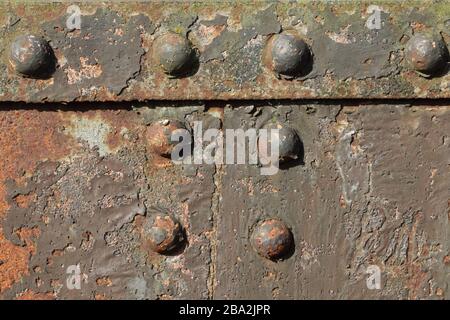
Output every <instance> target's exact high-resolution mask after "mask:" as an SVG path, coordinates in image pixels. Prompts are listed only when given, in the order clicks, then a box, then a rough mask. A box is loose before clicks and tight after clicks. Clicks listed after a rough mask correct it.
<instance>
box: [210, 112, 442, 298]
mask: <svg viewBox="0 0 450 320" xmlns="http://www.w3.org/2000/svg"><path fill="white" fill-rule="evenodd" d="M261 112H262V113H261V115H259V116H257V117H254V116H252V115H251V114H248V113H247V112H246V111H245V108H239V109H235V110H233V109H228V110H226V111H225V116H224V126H225V127H227V128H241V127H244V128H245V127H251V126H254V125H255V123H256V125H258V124H260V123H263V122H264V121H271V120H270V119H273V118H274V117H275V118H277V119H280V120H281V121H284V122H286V123H288V124H289V125H291V126H292V127H293V128H295V129H296V130H298V132H299V135H300V137H301V139H302V141H303V144H304V155H303V157H302V159H300V161H299V162H298V163H297V164H296V165H289V166H286V167H285V168H284V169H283V170H281V171H280V172H278V174H277V175H274V176H266V177H264V176H261V175H259V174H258V168H255V167H254V166H227V167H224V168H222V170H221V171H220V172H219V173H220V174H219V175H220V177H221V178H220V179H221V184H222V186H223V187H222V198H223V201H221V203H220V210H219V213H218V214H217V218H216V225H217V238H218V242H217V269H216V290H215V296H216V297H220V298H229V299H233V298H234V299H239V298H244V297H245V298H256V299H378V298H384V299H444V298H445V299H449V297H450V295H449V291H448V290H449V283H450V282H449V281H450V278H449V273H448V268H449V261H450V260H449V239H450V238H449V236H450V233H449V221H450V185H449V179H450V170H449V165H450V144H449V143H450V140H449V136H448V132H449V129H450V128H449V120H450V107H449V106H448V105H434V106H432V105H419V104H418V105H401V104H399V105H396V104H385V105H345V104H343V105H339V104H336V105H333V104H327V105H320V104H319V105H296V104H291V105H277V106H274V107H271V108H264V109H263V110H261ZM231 199H233V200H232V201H231ZM273 218H275V219H281V220H282V221H283V222H284V223H285V224H286V225H287V226H288V227H289V228H290V229H291V231H292V234H293V237H294V244H295V248H294V250H293V251H292V252H291V253H289V254H288V255H287V256H286V257H285V259H284V260H282V261H275V262H274V261H271V260H268V259H263V258H261V257H260V256H259V255H258V254H257V253H256V252H255V251H254V250H252V243H251V242H250V241H249V240H248V239H249V238H250V237H251V234H252V232H253V230H254V229H255V227H256V226H257V225H258V223H259V222H260V221H263V220H267V219H273ZM225 252H226V254H223V253H225ZM369 265H377V266H378V267H379V268H380V269H381V271H382V275H383V276H382V278H381V279H382V287H381V290H369V289H368V287H367V286H366V279H367V274H366V270H367V268H368V266H369Z"/></svg>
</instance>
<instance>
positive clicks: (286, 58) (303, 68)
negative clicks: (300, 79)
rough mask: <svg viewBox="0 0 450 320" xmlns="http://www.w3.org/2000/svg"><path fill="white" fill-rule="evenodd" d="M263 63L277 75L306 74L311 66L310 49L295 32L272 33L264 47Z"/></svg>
mask: <svg viewBox="0 0 450 320" xmlns="http://www.w3.org/2000/svg"><path fill="white" fill-rule="evenodd" d="M263 59H264V63H265V65H266V66H267V67H268V68H269V69H270V70H272V71H273V72H275V73H276V74H278V75H279V76H285V77H295V76H299V75H303V74H306V73H307V72H308V71H309V69H310V66H311V62H312V61H311V60H312V56H311V51H310V49H309V47H308V45H307V44H306V42H305V41H304V40H303V39H301V38H300V37H299V36H298V35H297V34H294V33H292V32H285V33H281V34H275V35H273V36H272V37H271V38H270V39H269V41H268V42H267V45H266V47H265V49H264V55H263Z"/></svg>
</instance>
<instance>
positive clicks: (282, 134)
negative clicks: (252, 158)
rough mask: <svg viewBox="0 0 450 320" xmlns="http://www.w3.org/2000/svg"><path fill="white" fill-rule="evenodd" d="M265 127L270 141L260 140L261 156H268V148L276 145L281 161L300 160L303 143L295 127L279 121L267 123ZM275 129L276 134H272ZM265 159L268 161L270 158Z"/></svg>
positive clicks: (259, 149)
mask: <svg viewBox="0 0 450 320" xmlns="http://www.w3.org/2000/svg"><path fill="white" fill-rule="evenodd" d="M264 129H267V130H268V131H267V132H268V134H267V142H268V143H265V141H264V142H261V141H259V143H258V151H259V154H260V157H262V158H265V157H268V155H270V151H269V150H268V149H270V148H275V147H276V146H277V150H278V157H279V161H280V163H285V162H288V161H290V160H298V159H300V158H301V157H302V152H303V144H302V141H301V140H300V137H299V136H298V133H297V132H296V130H295V129H293V128H291V127H289V126H288V125H286V124H283V123H281V122H279V121H271V122H269V123H267V124H265V125H264ZM274 129H275V130H276V134H275V135H273V134H271V131H272V130H274ZM264 161H265V163H268V162H269V161H270V159H264Z"/></svg>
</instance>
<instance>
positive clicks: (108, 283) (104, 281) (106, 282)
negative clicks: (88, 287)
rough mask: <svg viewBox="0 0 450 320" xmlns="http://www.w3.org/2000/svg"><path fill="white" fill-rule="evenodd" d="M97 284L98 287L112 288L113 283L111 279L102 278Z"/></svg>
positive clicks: (96, 281)
mask: <svg viewBox="0 0 450 320" xmlns="http://www.w3.org/2000/svg"><path fill="white" fill-rule="evenodd" d="M95 283H97V285H98V286H102V287H110V286H112V281H111V279H110V278H109V277H101V278H98V279H97V280H95Z"/></svg>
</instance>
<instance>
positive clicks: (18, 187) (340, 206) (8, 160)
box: [0, 0, 450, 299]
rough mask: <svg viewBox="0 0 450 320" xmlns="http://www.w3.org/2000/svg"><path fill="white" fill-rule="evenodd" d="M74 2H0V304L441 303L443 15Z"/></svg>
mask: <svg viewBox="0 0 450 320" xmlns="http://www.w3.org/2000/svg"><path fill="white" fill-rule="evenodd" d="M72 4H73V3H71V2H65V1H63V2H54V3H50V2H44V1H15V2H2V3H1V4H0V299H312V298H319V299H323V298H330V299H357V298H360V299H371V298H384V299H449V298H450V291H449V287H450V277H449V274H450V273H449V266H450V248H449V244H450V243H449V239H450V237H449V236H450V229H449V223H450V170H449V169H450V138H449V132H450V101H449V100H450V99H448V98H450V85H449V83H450V82H449V81H450V74H449V69H448V64H449V63H448V47H447V44H448V43H449V41H450V29H449V28H450V3H449V2H448V1H445V0H442V1H402V2H400V1H373V2H372V1H371V2H370V3H369V2H362V1H348V2H344V1H342V2H329V1H315V2H312V1H299V2H294V1H285V2H284V1H279V2H273V1H272V2H268V1H253V2H246V1H243V2H241V1H240V2H237V1H229V2H218V1H189V2H188V1H185V2H181V1H127V2H112V3H111V2H110V3H100V2H90V3H78V5H79V7H80V8H81V10H82V16H81V29H79V30H78V29H77V28H74V29H70V28H68V27H67V26H66V20H67V18H68V17H69V14H68V13H67V11H66V10H67V7H68V6H69V5H72ZM370 5H377V6H378V8H381V11H380V14H381V16H380V17H381V22H382V24H381V27H380V28H378V29H371V28H368V27H367V25H366V23H368V21H370V17H371V16H370V15H371V13H370V12H372V13H373V11H370V10H369V9H370ZM372 9H373V8H372ZM33 35H34V36H33ZM41 36H42V37H43V38H41ZM17 37H19V38H17ZM48 45H50V46H48ZM54 58H56V59H55V60H53V59H54ZM48 59H50V60H48ZM54 63H56V65H53V64H54ZM53 67H55V68H53ZM419 98H420V99H419ZM305 99H309V100H305ZM160 100H167V101H160ZM43 102H45V103H43ZM196 121H201V122H202V125H203V130H206V129H208V128H214V129H219V130H221V131H222V132H225V130H226V129H233V128H234V129H248V128H255V129H260V128H266V129H268V128H278V129H280V136H279V139H280V141H281V144H280V148H279V151H280V153H279V161H280V170H279V171H278V172H277V173H276V174H274V175H270V176H264V175H261V171H260V169H261V166H260V165H257V164H252V165H250V164H245V165H230V164H229V165H224V164H196V165H193V164H189V165H188V164H184V165H179V164H175V163H174V162H172V161H171V153H172V151H173V150H174V144H173V143H172V141H170V137H171V134H172V133H173V132H174V131H176V130H177V129H188V130H192V128H193V127H194V123H195V122H196ZM194 140H195V137H194ZM267 147H268V146H265V145H263V144H261V143H259V142H258V143H257V151H258V152H260V153H265V152H267V149H268V148H267ZM266 155H267V154H266ZM261 159H262V158H261ZM373 266H376V267H377V268H379V269H380V272H381V279H382V283H381V287H380V288H376V290H374V289H373V288H369V286H368V283H367V271H368V270H369V269H370V268H371V267H373ZM70 270H72V271H73V270H78V271H79V273H78V274H77V275H78V276H79V278H78V280H80V282H79V283H78V285H79V287H74V283H72V282H71V281H72V280H73V278H72V277H71V274H72V273H71V272H72V271H70ZM69 271H70V272H69ZM78 271H77V272H78ZM70 279H72V280H70Z"/></svg>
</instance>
